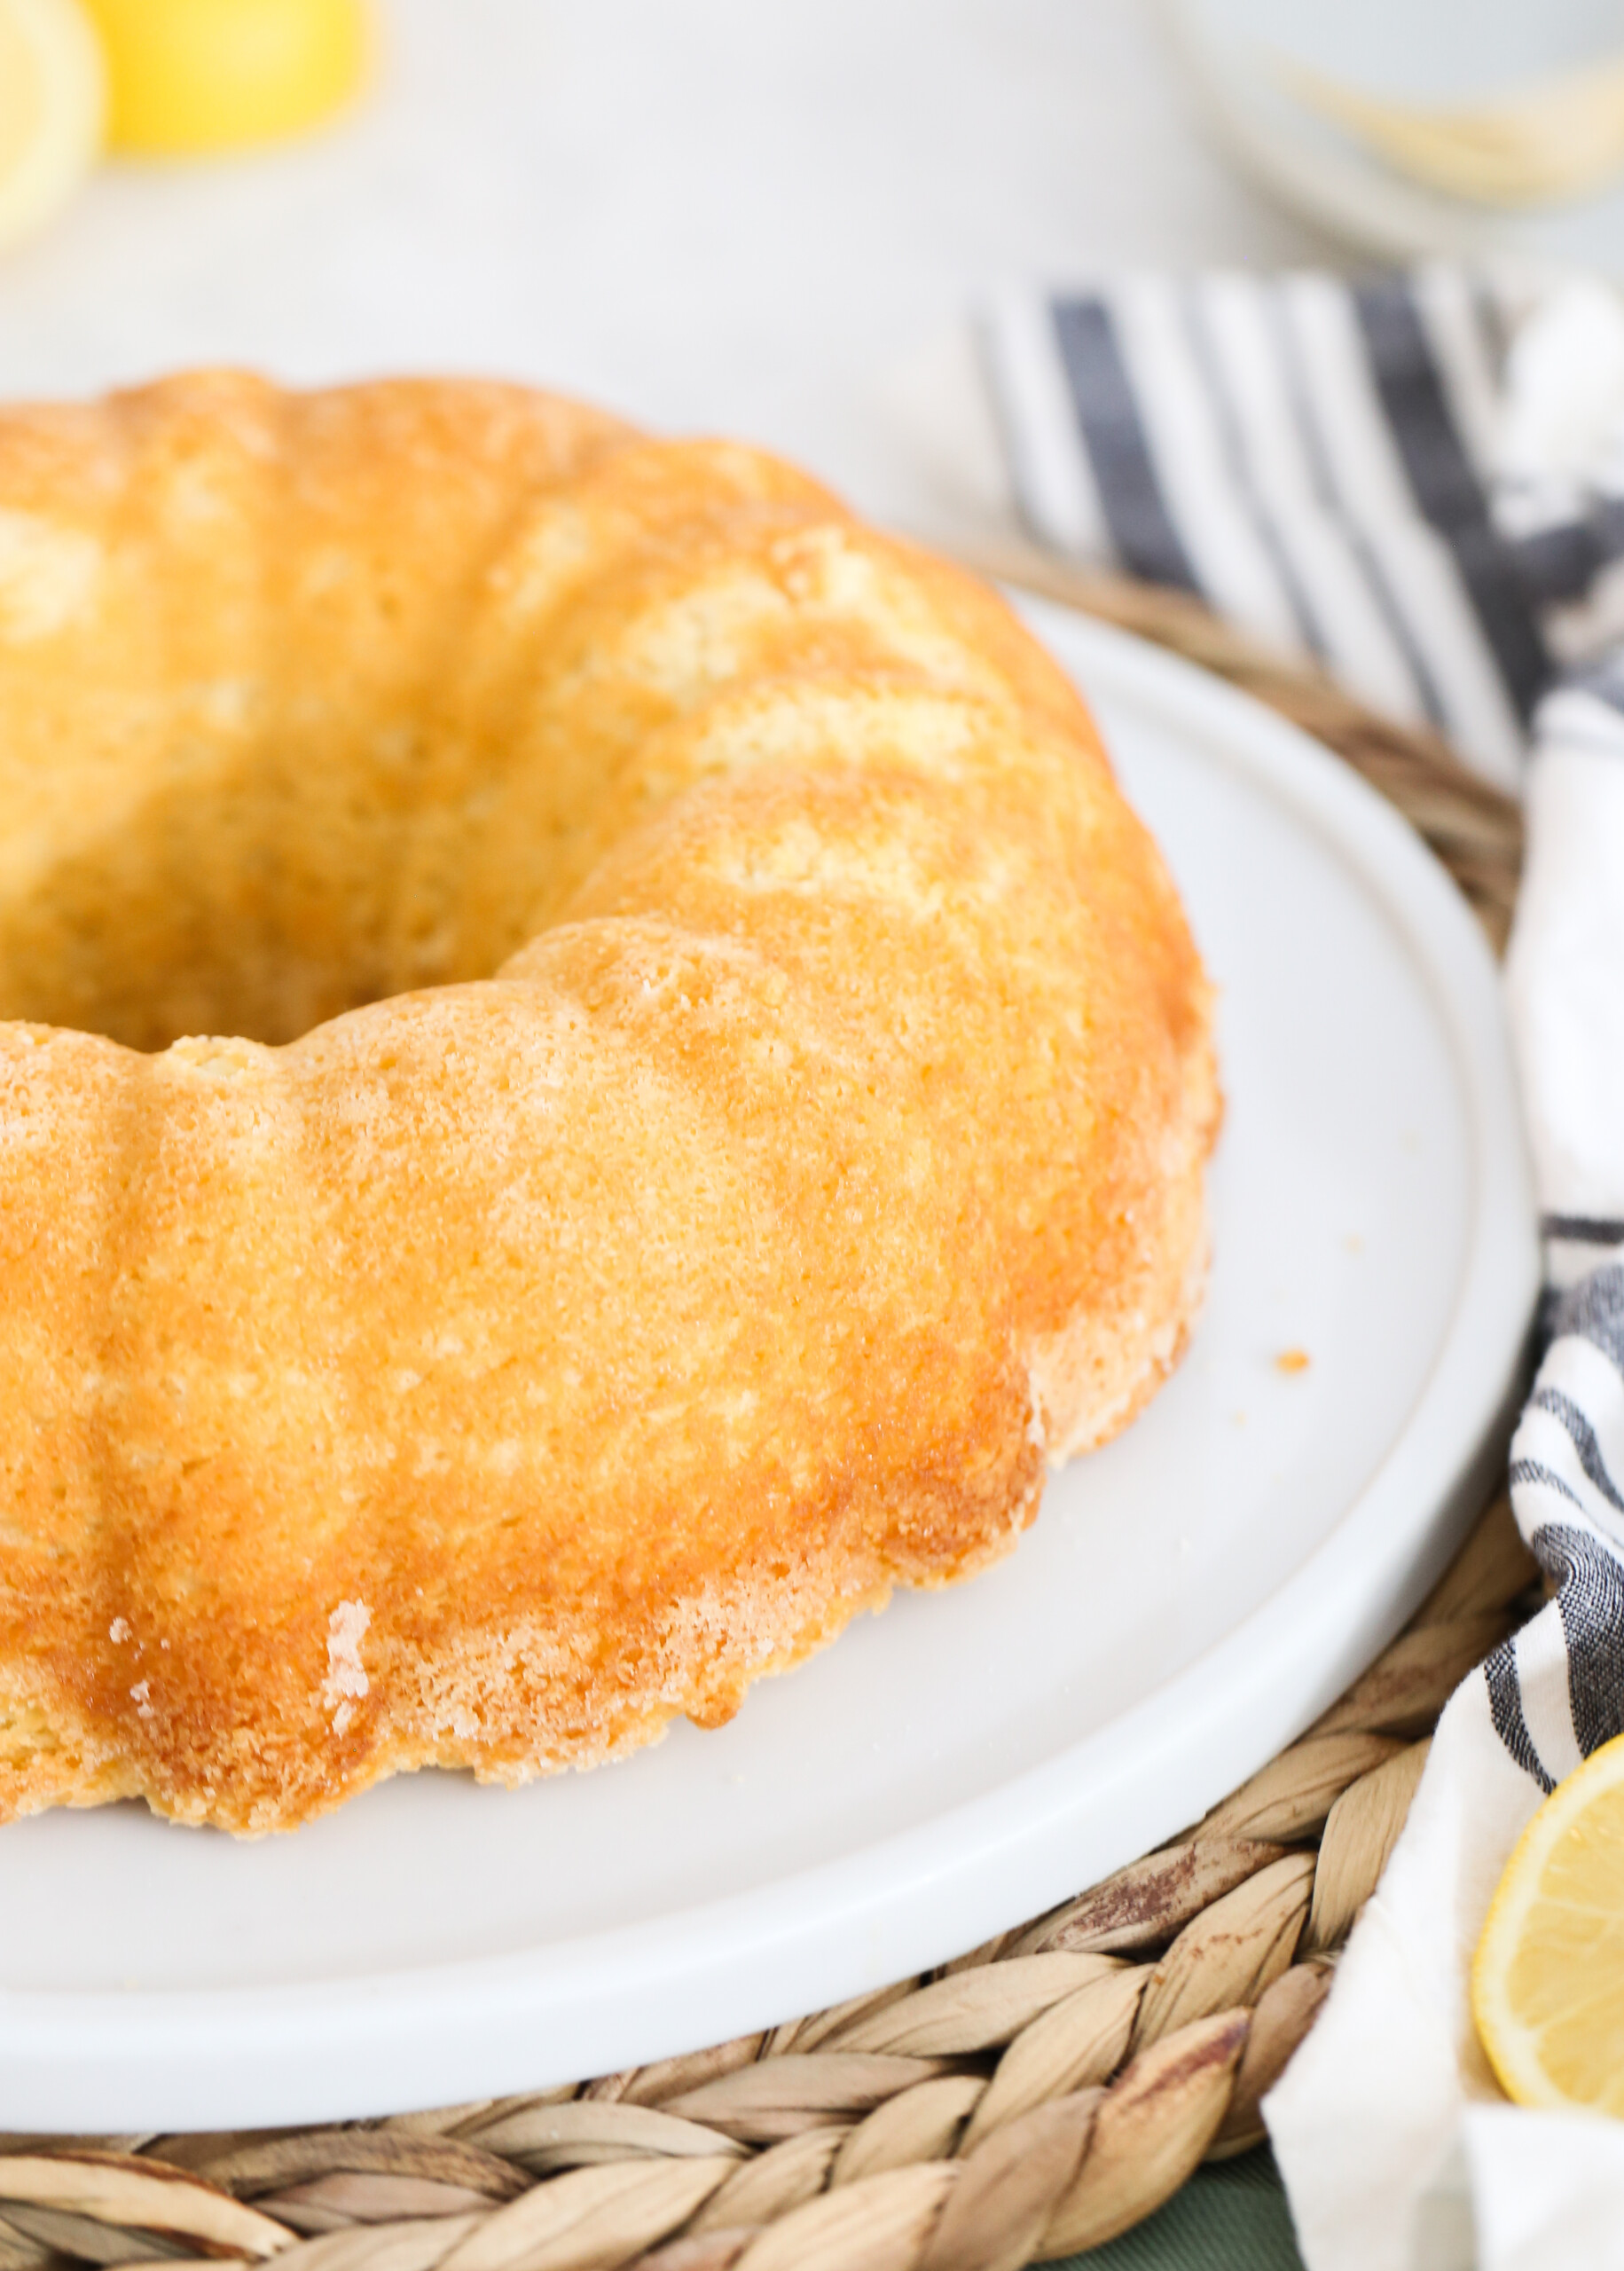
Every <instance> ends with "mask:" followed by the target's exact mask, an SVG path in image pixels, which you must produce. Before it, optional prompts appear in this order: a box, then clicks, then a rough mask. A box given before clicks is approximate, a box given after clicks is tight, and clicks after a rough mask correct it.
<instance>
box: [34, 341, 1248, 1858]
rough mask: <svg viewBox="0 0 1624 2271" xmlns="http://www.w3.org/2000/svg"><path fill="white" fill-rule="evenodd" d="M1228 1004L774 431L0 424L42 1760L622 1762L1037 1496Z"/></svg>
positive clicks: (1148, 856)
mask: <svg viewBox="0 0 1624 2271" xmlns="http://www.w3.org/2000/svg"><path fill="white" fill-rule="evenodd" d="M6 1020H9V1022H5V1021H6ZM1209 1028H1210V1019H1209V998H1208V988H1207V986H1206V983H1205V980H1204V976H1203V973H1202V971H1201V968H1200V965H1199V963H1198V961H1197V958H1196V954H1195V951H1194V948H1193V947H1192V945H1191V942H1190V939H1189V933H1188V931H1187V929H1186V926H1185V923H1184V921H1183V918H1182V915H1181V911H1180V908H1179V906H1178V903H1177V900H1176V899H1175V897H1174V895H1173V890H1172V888H1171V885H1170V884H1169V882H1168V880H1167V877H1166V875H1165V870H1164V869H1163V868H1162V865H1161V863H1160V861H1159V860H1158V858H1157V853H1156V851H1155V849H1154V847H1153V845H1151V843H1150V842H1149V838H1148V837H1147V836H1146V834H1145V833H1144V831H1143V829H1142V828H1141V827H1140V825H1139V823H1138V822H1137V821H1136V820H1135V819H1134V816H1133V814H1132V813H1130V812H1129V811H1128V809H1127V807H1126V805H1125V804H1124V803H1123V801H1122V800H1121V798H1120V797H1119V796H1118V792H1117V790H1116V788H1115V786H1114V784H1113V782H1112V779H1111V776H1110V770H1109V768H1108V766H1107V765H1106V762H1105V760H1104V758H1103V757H1102V754H1101V751H1100V749H1099V745H1098V743H1097V740H1096V738H1095V736H1094V731H1093V728H1092V726H1091V725H1090V722H1089V720H1088V718H1087V713H1086V711H1084V709H1083V708H1082V705H1081V704H1080V703H1079V701H1078V699H1077V696H1076V695H1075V694H1074V692H1073V691H1072V689H1071V687H1070V685H1069V683H1068V682H1067V681H1066V680H1065V679H1064V677H1063V675H1062V673H1061V672H1059V671H1058V670H1057V669H1056V668H1055V666H1054V664H1051V663H1050V662H1049V661H1048V660H1047V657H1046V656H1044V655H1043V654H1042V653H1041V651H1040V649H1039V648H1037V647H1036V645H1035V644H1034V643H1033V642H1032V640H1030V639H1029V638H1028V636H1027V635H1026V633H1024V631H1023V630H1022V629H1021V628H1020V626H1019V625H1017V624H1016V622H1015V620H1014V618H1013V617H1011V616H1010V615H1009V613H1008V610H1007V609H1005V608H1004V607H1003V606H1002V604H1001V603H1000V601H998V600H997V599H996V598H995V597H994V596H993V595H992V594H991V593H988V592H986V591H985V590H983V589H982V588H980V587H979V586H977V585H974V584H973V583H971V582H969V580H968V579H966V578H962V577H961V576H960V575H958V574H957V573H956V572H954V571H953V570H950V569H948V568H947V567H945V566H944V565H943V564H942V563H940V562H936V561H933V560H930V559H929V558H927V557H926V556H924V555H922V554H918V553H916V552H914V551H912V550H910V549H908V548H906V547H905V546H901V545H898V544H897V543H894V542H890V541H888V540H886V539H883V538H880V537H878V536H876V535H875V534H874V533H873V532H872V531H870V530H867V529H865V528H864V527H862V526H861V525H860V524H859V523H857V522H856V521H854V520H853V519H852V518H851V516H850V515H848V514H846V513H845V512H844V511H843V509H842V508H841V507H839V506H838V505H836V503H835V502H834V500H833V499H830V498H829V497H828V495H827V494H826V493H825V492H824V491H821V490H820V489H819V488H818V487H817V486H816V485H815V484H814V483H812V482H810V481H808V480H807V479H806V478H805V477H804V476H803V475H799V474H797V473H796V472H794V471H793V470H791V469H789V468H786V467H784V466H782V465H781V464H778V463H777V462H775V461H774V460H771V459H769V458H766V457H765V456H763V455H761V454H760V453H759V452H752V451H747V450H742V449H738V448H735V447H733V446H731V445H728V444H707V443H695V444H655V443H650V442H647V441H645V440H643V439H642V438H641V437H639V436H636V435H634V434H632V432H630V431H629V430H628V429H627V428H624V427H622V426H620V425H618V424H617V423H616V421H614V420H609V419H607V418H604V417H601V416H600V415H598V414H597V413H592V412H589V411H584V410H581V409H578V408H577V407H575V406H573V405H568V404H563V403H560V402H557V401H553V400H551V399H549V398H546V397H539V396H536V395H533V394H530V393H526V392H523V391H522V390H519V389H506V388H499V387H490V386H478V385H475V384H472V383H469V382H463V381H451V382H445V383H435V382H428V381H420V382H410V383H407V382H401V383H391V384H388V385H378V386H370V387H361V388H356V389H345V390H338V391H333V392H329V393H326V394H312V395H303V396H300V395H293V394H286V393H282V392H279V391H278V390H277V389H273V388H271V387H270V386H268V385H266V384H265V383H264V382H263V381H258V380H255V379H252V378H248V377H246V376H242V375H239V374H234V373H200V374H196V375H192V376H188V377H183V378H179V379H175V380H170V381H165V382H163V383H161V384H160V385H157V386H154V387H152V388H148V389H143V390H141V391H139V392H137V393H134V394H130V395H126V396H122V397H114V398H113V399H112V400H110V401H109V402H107V403H105V404H98V405H84V406H61V407H45V408H39V409H28V408H24V409H17V410H12V411H10V412H7V413H0V1284H3V1285H4V1301H3V1302H0V1815H12V1814H17V1813H22V1812H27V1811H33V1810H35V1809H37V1808H39V1807H42V1806H46V1805H51V1804H56V1803H70V1804H90V1803H98V1802H99V1801H101V1800H104V1799H107V1798H112V1797H116V1796H142V1797H145V1799H146V1800H147V1801H148V1802H149V1803H151V1804H152V1805H153V1807H155V1808H156V1809H158V1810H159V1811H161V1812H163V1813H166V1814H170V1815H173V1816H175V1817H177V1818H178V1819H184V1820H188V1821H210V1822H215V1823H219V1824H222V1825H224V1827H228V1828H231V1829H233V1830H238V1831H247V1832H255V1831H260V1830H264V1829H270V1828H279V1827H291V1826H293V1825H294V1824H296V1823H298V1822H300V1821H302V1820H303V1819H307V1818H309V1817H310V1815H312V1814H315V1813H318V1812H320V1811H323V1810H325V1809H326V1808H328V1807H331V1806H333V1805H334V1804H336V1803H339V1802H340V1801H341V1799H343V1798H344V1797H346V1796H350V1795H352V1794H353V1793H354V1792H356V1791H357V1790H360V1789H362V1788H365V1786H366V1785H368V1784H369V1783H371V1782H373V1781H375V1780H378V1779H379V1778H380V1777H381V1776H383V1775H386V1774H389V1773H393V1772H399V1771H402V1770H404V1769H409V1768H413V1767H418V1766H422V1765H429V1764H436V1765H443V1766H458V1767H470V1768H472V1769H473V1770H474V1772H475V1773H477V1774H478V1775H480V1776H481V1777H482V1778H485V1779H490V1780H501V1781H515V1780H522V1779H523V1778H525V1777H527V1776H530V1775H532V1774H535V1773H537V1772H547V1771H550V1770H553V1769H556V1768H558V1767H561V1766H563V1765H568V1764H577V1765H585V1764H592V1763H593V1762H595V1761H597V1760H600V1759H604V1758H608V1757H610V1756H615V1755H616V1754H618V1753H620V1752H624V1751H625V1750H627V1749H629V1748H632V1747H634V1746H635V1745H637V1744H639V1743H642V1742H645V1741H649V1740H650V1739H652V1738H653V1737H655V1735H657V1734H658V1733H659V1732H660V1730H661V1729H662V1727H663V1725H665V1724H666V1722H667V1721H668V1720H669V1719H671V1717H673V1716H674V1715H677V1714H679V1713H686V1714H687V1715H688V1716H690V1717H693V1718H695V1719H697V1720H699V1721H701V1722H702V1723H703V1724H713V1723H715V1722H717V1721H718V1720H720V1719H722V1718H725V1717H726V1716H728V1714H729V1713H730V1712H731V1711H732V1710H733V1709H734V1708H736V1706H737V1704H738V1701H739V1700H740V1697H741V1694H742V1693H743V1691H744V1689H745V1687H746V1686H747V1685H748V1684H749V1681H750V1680H751V1679H753V1678H756V1677H757V1676H758V1675H759V1674H760V1673H762V1672H764V1671H767V1670H773V1669H775V1668H777V1667H781V1666H783V1665H786V1664H788V1663H791V1662H795V1661H796V1659H797V1658H798V1657H800V1656H802V1655H804V1654H806V1652H807V1651H808V1650H809V1649H811V1648H812V1647H814V1646H818V1645H819V1644H820V1642H822V1641H824V1640H826V1639H828V1638H830V1637H831V1636H832V1635H833V1634H834V1633H835V1632H836V1631H838V1630H839V1629H840V1627H841V1626H842V1625H843V1623H845V1622H846V1620H847V1619H848V1618H849V1617H850V1616H851V1615H852V1614H853V1613H854V1612H855V1611H857V1610H859V1609H861V1608H864V1607H876V1606H878V1605H880V1604H881V1603H883V1600H884V1599H885V1598H886V1597H887V1595H888V1593H889V1592H890V1589H891V1588H892V1587H893V1586H894V1585H897V1584H899V1583H900V1584H909V1585H922V1584H937V1583H943V1582H945V1581H946V1580H949V1579H952V1578H954V1577H957V1576H961V1575H963V1574H964V1573H966V1572H968V1571H969V1570H972V1569H974V1568H978V1567H979V1566H981V1565H983V1564H984V1563H985V1562H987V1561H988V1560H992V1558H994V1557H995V1556H996V1555H998V1554H1000V1553H1001V1552H1004V1551H1006V1550H1007V1549H1008V1546H1009V1545H1010V1544H1012V1543H1013V1541H1014V1539H1015V1537H1016V1536H1017V1534H1018V1532H1019V1531H1020V1529H1021V1528H1023V1527H1024V1524H1025V1523H1026V1522H1028V1521H1030V1520H1031V1519H1032V1514H1033V1513H1034V1511H1035V1508H1036V1504H1037V1495H1038V1491H1039V1488H1040V1475H1041V1470H1042V1465H1043V1458H1044V1455H1045V1453H1046V1452H1047V1455H1048V1457H1049V1458H1051V1459H1052V1460H1058V1458H1062V1457H1063V1456H1065V1455H1066V1454H1068V1453H1069V1452H1070V1451H1071V1450H1079V1449H1083V1448H1087V1446H1089V1445H1091V1444H1093V1443H1094V1442H1098V1441H1100V1440H1102V1438H1103V1437H1104V1436H1106V1435H1107V1434H1111V1433H1113V1432H1114V1431H1115V1430H1116V1429H1117V1428H1118V1427H1119V1426H1121V1425H1123V1424H1124V1422H1125V1421H1126V1419H1127V1418H1129V1417H1130V1416H1131V1414H1132V1412H1133V1411H1134V1410H1135V1409H1136V1408H1137V1407H1138V1405H1139V1404H1140V1403H1142V1402H1143V1400H1144V1399H1145V1398H1146V1397H1147V1396H1148V1395H1149V1394H1150V1393H1151V1392H1152V1391H1153V1389H1154V1387H1155V1386H1156V1384H1157V1381H1158V1380H1159V1379H1161V1378H1162V1376H1163V1375H1164V1374H1165V1371H1167V1369H1168V1368H1169V1367H1170V1366H1171V1364H1172V1363H1173V1361H1174V1360H1175V1358H1176V1356H1177V1354H1178V1351H1179V1348H1180V1347H1181V1342H1182V1339H1183V1336H1184V1333H1185V1332H1186V1330H1187V1328H1188V1324H1189V1319H1190V1316H1191V1315H1192V1312H1193V1309H1194V1307H1195V1305H1196V1301H1197V1300H1198V1297H1199V1291H1200V1285H1201V1282H1202V1276H1203V1271H1204V1260H1205V1232H1204V1216H1203V1208H1202V1191H1201V1183H1202V1170H1203V1166H1204V1159H1205V1157H1206V1153H1207V1151H1208V1150H1209V1148H1210V1145H1211V1142H1212V1134H1213V1129H1214V1126H1215V1122H1216V1117H1217V1109H1218V1106H1217V1089H1216V1083H1215V1078H1214V1071H1213V1063H1212V1046H1211V1038H1210V1029H1209ZM197 1033H221V1034H231V1033H237V1034H252V1035H254V1036H255V1038H253V1039H240V1038H239V1039H203V1040H200V1039H196V1038H177V1036H185V1035H189V1034H190V1035H195V1034H197Z"/></svg>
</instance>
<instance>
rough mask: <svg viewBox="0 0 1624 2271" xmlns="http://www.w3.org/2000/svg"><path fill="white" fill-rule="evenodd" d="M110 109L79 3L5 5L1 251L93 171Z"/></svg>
mask: <svg viewBox="0 0 1624 2271" xmlns="http://www.w3.org/2000/svg"><path fill="white" fill-rule="evenodd" d="M105 108H106V90H105V83H104V79H103V74H102V61H101V51H100V49H99V48H98V45H97V43H96V35H95V33H94V32H93V31H92V30H91V28H90V25H89V24H88V23H87V21H86V20H85V16H84V12H83V10H82V8H81V7H80V5H79V0H0V246H4V245H8V244H13V243H15V242H16V241H17V240H18V239H20V238H21V237H25V236H27V235H28V234H29V233H30V232H32V231H33V230H35V229H36V228H38V227H39V226H40V224H42V223H43V222H44V221H46V220H48V219H49V218H50V216H51V214H52V213H54V212H55V211H56V209H57V208H58V206H59V205H60V204H62V203H63V202H64V201H65V200H66V199H67V197H68V196H69V194H70V193H72V192H73V190H75V188H76V187H77V186H78V185H79V183H80V181H81V180H82V177H84V175H85V174H87V173H88V172H89V171H90V167H91V165H92V164H93V162H94V161H95V158H96V153H97V152H98V149H99V148H100V146H101V134H102V119H103V115H104V113H105Z"/></svg>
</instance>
